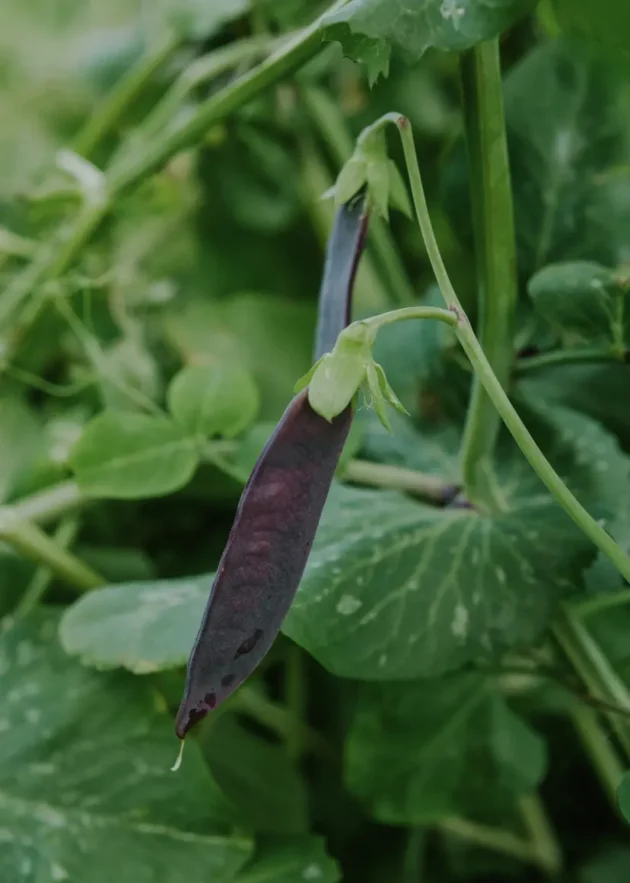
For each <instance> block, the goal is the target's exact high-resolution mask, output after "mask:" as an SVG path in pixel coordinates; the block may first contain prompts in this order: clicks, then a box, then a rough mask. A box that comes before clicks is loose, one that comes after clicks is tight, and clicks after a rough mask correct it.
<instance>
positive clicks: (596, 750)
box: [571, 702, 626, 812]
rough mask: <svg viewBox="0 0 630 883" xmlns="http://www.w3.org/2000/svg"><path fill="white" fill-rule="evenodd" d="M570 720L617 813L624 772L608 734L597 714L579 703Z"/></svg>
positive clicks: (574, 708)
mask: <svg viewBox="0 0 630 883" xmlns="http://www.w3.org/2000/svg"><path fill="white" fill-rule="evenodd" d="M571 719H572V721H573V726H574V727H575V730H576V732H577V734H578V737H579V739H580V742H581V743H582V748H583V749H584V751H585V753H586V754H587V755H588V757H589V760H590V761H591V763H592V765H593V768H594V770H595V772H596V773H597V775H598V776H599V780H600V782H601V784H602V787H603V789H604V791H605V792H606V795H607V797H608V799H609V801H610V803H611V805H612V807H613V809H614V810H615V812H617V789H618V787H619V783H620V782H621V779H622V778H623V776H624V774H625V772H626V770H625V767H624V765H623V763H622V762H621V760H620V758H619V756H618V754H617V752H616V750H615V748H614V747H613V745H612V744H611V741H610V738H609V735H608V733H606V732H604V730H603V729H602V727H601V724H600V722H599V719H598V716H597V714H596V713H595V712H594V711H593V710H592V709H591V708H587V707H586V706H585V705H583V704H582V703H581V702H576V703H575V705H574V707H573V709H572V711H571Z"/></svg>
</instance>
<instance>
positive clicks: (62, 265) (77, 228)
mask: <svg viewBox="0 0 630 883" xmlns="http://www.w3.org/2000/svg"><path fill="white" fill-rule="evenodd" d="M344 2H345V0H337V2H335V3H333V4H332V6H331V7H330V9H329V11H334V10H336V9H338V8H340V7H341V6H343V4H344ZM320 47H321V36H320V29H319V20H317V21H315V22H314V23H313V24H312V25H310V26H309V27H308V28H305V29H304V30H303V31H301V32H300V33H299V34H297V35H296V36H295V37H294V38H293V39H291V40H289V41H287V42H286V43H285V44H283V46H282V47H281V48H280V49H278V50H277V52H275V53H274V54H272V55H271V56H269V58H267V59H265V60H264V61H263V62H261V63H260V64H259V65H257V66H256V67H255V68H253V69H252V70H251V71H249V72H248V73H246V74H244V75H243V76H241V77H239V78H238V79H236V80H235V81H234V82H233V83H231V84H230V85H228V86H227V87H226V88H225V89H222V90H221V91H220V92H218V93H217V94H215V95H212V96H211V97H210V98H209V99H208V100H207V101H205V102H203V103H202V104H200V105H199V107H198V108H197V109H196V111H195V112H194V113H193V114H192V115H191V117H190V118H189V119H188V120H187V122H186V123H184V124H183V125H181V126H180V127H178V128H176V129H174V130H167V131H166V132H165V133H163V135H162V137H160V138H155V139H154V141H153V142H151V143H150V144H147V145H146V146H145V147H146V149H144V150H143V151H142V152H140V154H139V155H136V154H135V153H134V154H133V155H132V156H131V157H130V158H129V159H128V160H127V158H126V157H127V154H125V161H124V162H122V161H120V162H116V163H115V164H114V165H113V166H112V168H111V169H110V170H108V171H107V172H106V174H105V188H104V196H103V199H102V201H100V202H99V203H96V204H91V205H87V206H85V207H84V209H82V210H81V211H80V212H79V214H78V215H77V216H76V217H75V218H74V219H73V220H71V221H69V222H68V223H67V224H64V225H63V226H62V228H61V230H60V231H59V233H58V235H57V236H56V237H54V238H53V241H52V242H50V243H45V244H43V245H42V246H41V249H40V250H38V252H37V254H36V256H35V258H34V260H33V262H32V263H31V264H30V265H29V266H28V267H26V268H25V269H24V270H23V271H22V272H21V273H19V274H18V275H17V276H15V277H14V279H13V281H12V282H11V283H10V284H9V286H8V287H7V288H6V289H5V290H4V292H3V294H2V295H1V296H0V327H2V326H3V325H4V324H5V323H6V321H7V319H8V317H9V316H12V315H13V313H14V311H16V310H17V309H18V308H19V307H20V306H21V305H22V303H23V302H24V300H26V298H28V297H29V296H30V295H31V293H32V292H33V290H34V289H35V288H37V287H38V286H40V285H41V284H42V283H44V282H47V281H49V280H51V279H55V278H58V277H59V276H61V275H62V274H63V273H65V272H66V270H67V269H68V268H69V267H70V266H71V265H72V263H73V262H74V261H75V260H76V258H77V256H78V255H79V253H80V252H81V250H82V249H83V247H84V246H85V245H86V244H87V243H88V241H89V240H90V238H91V236H92V234H93V233H94V232H95V230H96V229H97V227H98V226H99V225H100V223H101V222H102V220H103V219H104V218H105V216H106V215H107V214H108V212H109V211H110V210H111V207H112V205H113V204H114V202H115V200H116V198H117V197H118V196H120V195H121V194H122V193H123V192H125V191H128V190H131V189H132V188H134V187H137V186H138V185H139V184H141V183H142V182H143V181H144V180H145V179H146V178H148V177H149V176H150V175H151V174H152V173H153V172H155V171H157V170H158V169H160V168H161V167H162V166H163V165H164V164H165V163H166V162H167V161H168V160H169V159H170V158H171V157H172V156H174V155H175V154H176V153H178V152H179V151H181V150H184V149H185V148H187V147H190V146H191V145H193V144H194V143H196V142H197V141H199V140H200V139H201V138H203V136H204V135H205V133H206V132H207V131H208V129H209V128H210V127H211V126H213V125H215V124H216V123H218V122H221V121H222V120H224V119H225V118H226V117H227V116H229V115H230V114H231V113H233V112H234V111H235V110H237V109H238V108H239V107H241V106H242V105H244V104H246V103H247V102H248V101H250V100H251V99H252V98H254V97H255V96H256V95H258V94H259V93H260V92H262V91H263V90H265V89H267V88H269V87H270V86H271V85H273V84H274V83H276V82H277V81H278V80H280V79H282V78H283V77H285V76H287V75H288V74H290V73H292V72H293V71H294V70H295V69H296V68H298V67H300V66H301V65H303V64H304V63H305V62H307V61H308V60H309V59H310V58H312V57H313V56H314V55H315V54H316V53H317V52H318V51H319V49H320ZM5 346H6V345H5ZM7 349H8V350H9V351H8V352H5V358H6V360H7V361H9V360H10V359H11V357H12V353H11V351H10V350H11V347H10V346H9V347H7Z"/></svg>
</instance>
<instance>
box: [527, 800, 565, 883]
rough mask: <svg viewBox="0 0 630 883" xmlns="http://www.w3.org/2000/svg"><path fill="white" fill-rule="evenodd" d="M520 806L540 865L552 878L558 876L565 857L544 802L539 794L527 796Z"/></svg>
mask: <svg viewBox="0 0 630 883" xmlns="http://www.w3.org/2000/svg"><path fill="white" fill-rule="evenodd" d="M518 805H519V811H520V814H521V819H522V820H523V825H524V826H525V828H526V830H527V832H528V834H529V839H530V842H531V844H532V847H533V849H534V853H535V855H536V857H537V860H538V864H539V865H540V867H541V868H542V869H543V870H544V871H546V873H547V874H549V876H550V877H556V876H558V874H560V872H561V871H562V868H563V865H564V856H563V854H562V849H561V847H560V844H559V843H558V838H557V837H556V833H555V831H554V830H553V827H552V825H551V822H550V820H549V816H548V815H547V811H546V809H545V806H544V804H543V802H542V800H541V799H540V797H539V796H538V794H525V795H524V796H523V797H521V799H520V800H519V803H518Z"/></svg>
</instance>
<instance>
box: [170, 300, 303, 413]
mask: <svg viewBox="0 0 630 883" xmlns="http://www.w3.org/2000/svg"><path fill="white" fill-rule="evenodd" d="M314 327H315V311H314V310H313V308H312V307H311V306H310V305H305V304H300V303H295V302H291V301H289V300H286V299H284V298H280V297H273V296H270V295H264V294H236V295H233V296H232V297H230V298H229V300H225V301H217V302H214V303H209V302H196V303H193V304H191V305H190V307H189V308H188V309H187V310H185V311H184V312H183V313H178V314H173V315H170V316H169V317H168V319H167V320H166V328H165V331H166V334H167V337H168V338H169V339H170V340H171V341H172V343H173V344H174V346H175V347H176V348H177V350H178V351H179V352H180V353H181V355H182V357H183V360H184V361H185V362H194V363H196V364H204V363H207V362H208V361H209V362H210V364H216V363H217V362H220V361H226V362H227V361H230V362H234V361H237V362H239V363H240V364H242V365H246V366H248V367H249V369H250V371H251V373H252V374H253V375H254V377H255V378H256V382H257V385H258V387H259V390H260V395H261V415H260V416H261V419H263V420H267V419H277V418H278V417H279V416H280V414H281V413H282V411H283V410H284V408H285V407H286V405H287V404H288V402H289V401H290V399H291V398H292V395H293V385H294V384H295V382H296V381H297V380H298V379H299V378H300V377H301V376H302V375H303V374H305V373H306V372H307V371H308V369H309V367H310V362H311V343H312V339H313V331H314Z"/></svg>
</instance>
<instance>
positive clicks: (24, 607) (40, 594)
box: [13, 515, 79, 618]
mask: <svg viewBox="0 0 630 883" xmlns="http://www.w3.org/2000/svg"><path fill="white" fill-rule="evenodd" d="M78 530H79V521H78V519H77V517H76V516H75V515H66V517H65V518H64V519H63V520H62V521H61V523H60V524H59V527H58V528H57V530H56V531H55V533H54V535H53V540H54V542H55V543H56V544H57V545H58V546H60V547H61V548H62V549H67V548H68V547H69V546H71V545H72V543H73V542H74V540H75V538H76V535H77V533H78ZM54 576H55V574H54V573H53V571H52V570H51V568H50V567H45V566H42V567H38V568H37V570H36V571H35V573H34V574H33V578H32V579H31V581H30V583H29V584H28V586H27V587H26V590H25V592H24V594H23V595H22V597H21V598H20V601H19V603H18V605H17V607H16V608H15V610H14V612H13V615H14V617H16V618H18V617H24V616H27V615H28V614H29V613H30V612H31V610H34V609H35V607H37V606H38V604H40V602H41V601H42V599H43V598H44V595H45V594H46V592H47V591H48V588H49V586H50V584H51V582H52V581H53V579H54Z"/></svg>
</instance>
